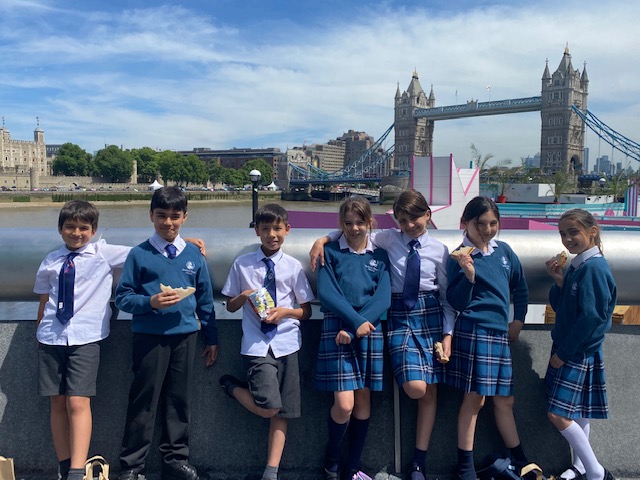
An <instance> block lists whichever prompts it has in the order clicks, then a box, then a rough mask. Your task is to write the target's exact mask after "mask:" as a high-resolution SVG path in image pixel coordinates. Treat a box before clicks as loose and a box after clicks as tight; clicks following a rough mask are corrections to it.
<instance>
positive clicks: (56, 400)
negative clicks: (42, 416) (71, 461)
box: [49, 395, 71, 462]
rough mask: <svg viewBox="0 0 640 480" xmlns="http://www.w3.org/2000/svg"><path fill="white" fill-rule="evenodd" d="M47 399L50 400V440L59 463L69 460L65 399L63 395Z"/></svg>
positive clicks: (67, 416) (68, 435)
mask: <svg viewBox="0 0 640 480" xmlns="http://www.w3.org/2000/svg"><path fill="white" fill-rule="evenodd" d="M49 398H50V399H51V417H50V419H49V424H50V426H51V438H52V439H53V448H54V449H55V451H56V457H57V458H58V461H59V462H60V461H62V460H66V459H68V458H71V446H70V444H69V442H70V433H69V415H68V414H67V397H66V396H65V395H56V396H53V397H49Z"/></svg>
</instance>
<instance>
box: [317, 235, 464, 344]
mask: <svg viewBox="0 0 640 480" xmlns="http://www.w3.org/2000/svg"><path fill="white" fill-rule="evenodd" d="M341 234H342V232H340V231H333V232H331V233H330V234H329V235H328V236H329V237H330V238H331V239H332V240H336V239H337V238H338V237H339V236H340V235H341ZM370 238H371V241H372V242H373V245H374V246H376V247H380V248H384V249H385V250H386V251H387V255H388V256H389V270H390V273H391V292H392V293H402V291H403V289H404V277H405V274H406V270H407V255H408V253H409V242H410V241H411V240H413V239H412V238H411V237H409V236H408V235H405V234H404V233H402V231H401V230H400V229H397V228H389V229H385V230H375V231H373V232H371V235H370ZM416 240H418V243H419V246H418V247H417V251H418V254H419V255H420V291H421V292H433V291H437V292H438V297H439V298H440V304H441V305H442V310H443V313H444V315H443V317H444V320H443V327H442V332H443V333H445V334H449V335H451V333H452V332H453V326H454V324H455V319H456V312H455V310H454V309H453V307H451V305H449V302H448V301H447V285H448V283H449V280H448V277H447V262H448V261H449V249H448V248H447V246H446V245H445V244H444V243H442V242H441V241H439V240H436V239H435V238H432V237H431V236H430V235H429V231H428V230H426V231H425V233H423V234H422V235H421V236H419V237H418V238H416Z"/></svg>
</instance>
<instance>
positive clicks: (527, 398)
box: [0, 320, 640, 479]
mask: <svg viewBox="0 0 640 480" xmlns="http://www.w3.org/2000/svg"><path fill="white" fill-rule="evenodd" d="M112 326H113V328H112V333H111V336H110V337H109V338H108V339H107V340H105V341H104V342H103V349H102V362H101V366H100V373H99V381H98V395H97V397H96V398H95V399H94V401H93V412H94V432H93V441H92V445H91V451H90V453H91V454H101V455H103V456H105V458H107V460H108V461H109V462H110V463H111V464H112V468H113V470H114V473H116V472H118V470H119V468H118V454H119V449H120V442H121V439H122V431H123V428H124V417H125V413H126V405H127V395H128V390H129V384H130V381H131V372H130V366H131V363H130V358H131V351H130V348H131V347H130V340H131V339H130V333H129V322H128V321H115V322H113V325H112ZM320 328H321V322H320V321H314V320H312V321H307V322H304V323H303V339H304V344H303V348H302V351H301V355H300V374H301V380H302V391H303V398H302V408H303V410H302V415H303V416H302V418H300V419H296V420H292V421H291V422H290V425H289V435H288V439H287V447H286V448H285V453H284V458H283V461H282V478H285V479H287V478H294V477H295V478H298V477H299V476H300V475H304V476H305V477H308V478H322V477H323V475H322V470H321V469H322V462H323V457H324V446H325V441H326V425H327V415H328V412H329V408H330V406H331V403H332V395H331V394H330V393H324V392H317V391H315V390H314V389H313V374H314V368H315V358H316V352H317V348H318V341H319V333H320ZM549 328H550V327H549V326H546V325H538V326H535V325H531V326H527V327H526V329H525V330H524V331H523V332H522V334H521V337H520V340H519V341H518V342H517V343H515V344H514V345H513V356H514V378H515V384H516V407H515V412H516V421H517V423H518V428H519V433H520V436H521V439H522V444H523V446H524V449H525V452H526V453H527V455H528V456H529V458H530V460H531V461H535V462H536V463H538V464H539V465H540V466H542V468H543V469H544V470H545V472H547V473H557V472H559V471H561V470H562V469H564V468H566V466H567V465H569V461H570V455H569V448H568V446H567V444H566V442H565V441H564V439H563V438H562V437H561V435H560V434H559V433H558V432H557V431H556V430H555V429H554V428H553V427H552V426H551V424H550V423H549V421H548V420H547V418H546V409H545V394H544V386H543V378H544V373H545V371H546V365H547V360H548V355H549V349H550V338H549ZM219 334H220V339H221V345H220V356H219V360H218V362H217V364H216V365H214V366H213V367H211V368H210V369H205V368H204V367H203V366H202V364H201V363H200V362H201V359H200V358H197V360H196V362H197V364H198V368H196V377H195V381H194V385H193V388H194V390H193V406H192V430H191V436H190V445H191V460H192V462H193V463H194V464H195V465H197V466H199V467H201V468H210V469H212V470H213V471H215V472H216V474H217V473H221V474H226V475H230V476H232V477H233V478H235V477H236V476H238V478H244V477H245V476H246V475H247V473H256V474H260V473H261V471H262V468H263V466H264V463H265V459H266V450H267V447H266V437H267V429H268V421H266V420H263V419H260V418H257V417H254V416H252V415H251V414H249V413H248V412H246V411H245V410H244V409H243V408H242V407H240V405H239V404H238V403H236V402H234V401H233V400H231V399H230V398H228V397H227V396H226V395H225V394H224V393H223V392H222V390H221V389H220V387H219V385H218V378H219V377H220V376H221V375H222V374H224V373H231V374H234V375H236V376H239V377H242V376H243V375H244V371H243V368H242V360H241V357H240V354H239V349H240V335H241V331H240V322H239V321H238V320H221V321H219ZM639 334H640V327H629V326H624V327H614V333H612V334H609V336H608V338H607V341H606V345H605V355H606V360H607V375H608V377H607V379H608V388H609V403H610V407H611V418H610V419H609V420H606V421H597V422H594V423H593V429H592V441H593V446H594V449H595V451H596V453H597V455H598V457H599V459H600V460H601V462H602V463H603V464H604V465H605V466H607V468H610V469H611V470H612V471H613V473H614V474H615V475H616V476H638V474H639V473H640V471H639V470H638V468H639V467H638V463H637V458H640V432H639V429H638V428H637V424H638V423H637V412H638V411H640V399H639V396H638V395H637V385H638V384H640V369H638V368H637V361H636V360H635V357H634V355H633V352H635V351H638V350H639V349H640V336H639ZM201 348H202V345H199V349H201ZM36 356H37V355H36V341H35V322H31V321H20V322H0V454H1V455H3V456H8V457H13V458H14V459H15V464H16V470H17V471H18V472H19V473H20V474H26V473H34V474H39V473H47V474H53V473H54V472H55V471H56V459H55V454H54V451H53V447H52V443H51V436H50V433H49V423H48V416H49V404H48V400H47V399H45V398H41V397H38V395H37V377H38V375H37V358H36ZM387 365H388V362H387ZM392 385H393V377H392V374H391V372H390V371H389V368H388V367H387V368H386V371H385V390H384V391H383V392H381V393H374V394H373V395H372V407H373V408H372V422H371V426H370V429H369V436H368V441H367V445H366V447H365V452H364V455H363V470H364V471H366V472H368V473H369V474H371V475H372V476H373V474H374V473H376V472H389V473H392V472H393V471H394V405H393V389H392ZM461 398H462V395H461V394H460V392H458V391H455V390H453V389H451V388H448V387H446V386H441V387H440V388H439V391H438V413H437V416H436V424H435V428H434V432H433V436H432V439H431V448H430V451H429V454H428V457H427V471H428V472H429V473H430V474H439V475H441V476H449V475H451V474H452V472H453V468H454V466H455V461H456V448H457V439H456V426H457V414H458V408H459V406H460V401H461ZM399 412H400V426H401V429H400V432H401V434H400V439H401V440H400V441H401V467H402V469H403V470H405V469H406V468H407V466H408V464H409V462H410V460H411V456H412V454H413V449H414V446H415V418H416V402H415V401H412V400H410V399H409V398H408V397H406V396H405V395H404V393H401V395H400V404H399ZM158 431H159V429H156V440H155V441H156V444H157V436H158V435H157V434H158ZM502 452H504V445H503V444H502V441H501V440H500V436H499V434H498V432H497V430H496V427H495V422H494V419H493V412H492V405H491V402H490V401H487V404H486V406H485V408H484V409H483V410H482V411H481V412H480V415H479V419H478V428H477V436H476V450H475V455H476V457H475V459H476V462H480V461H482V459H483V458H484V456H485V455H487V454H490V453H502ZM159 469H160V458H159V455H158V453H157V448H155V447H154V448H152V451H151V454H150V457H149V459H148V462H147V470H148V471H149V472H158V471H159Z"/></svg>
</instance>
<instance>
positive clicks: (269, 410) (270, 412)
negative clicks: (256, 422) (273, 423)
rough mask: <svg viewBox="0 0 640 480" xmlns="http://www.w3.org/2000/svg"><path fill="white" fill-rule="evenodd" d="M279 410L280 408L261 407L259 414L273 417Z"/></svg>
mask: <svg viewBox="0 0 640 480" xmlns="http://www.w3.org/2000/svg"><path fill="white" fill-rule="evenodd" d="M279 412H280V409H279V408H260V409H259V410H258V415H259V416H261V417H262V418H272V417H275V416H276V415H277V414H278V413H279Z"/></svg>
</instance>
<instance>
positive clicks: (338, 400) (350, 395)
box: [331, 390, 357, 425]
mask: <svg viewBox="0 0 640 480" xmlns="http://www.w3.org/2000/svg"><path fill="white" fill-rule="evenodd" d="M356 396H357V394H356V393H355V392H354V391H353V390H345V391H342V392H333V405H332V406H331V418H332V419H333V421H334V422H336V423H339V424H341V425H342V424H343V423H347V422H348V421H349V419H350V418H351V414H352V413H353V409H354V405H355V402H356Z"/></svg>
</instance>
